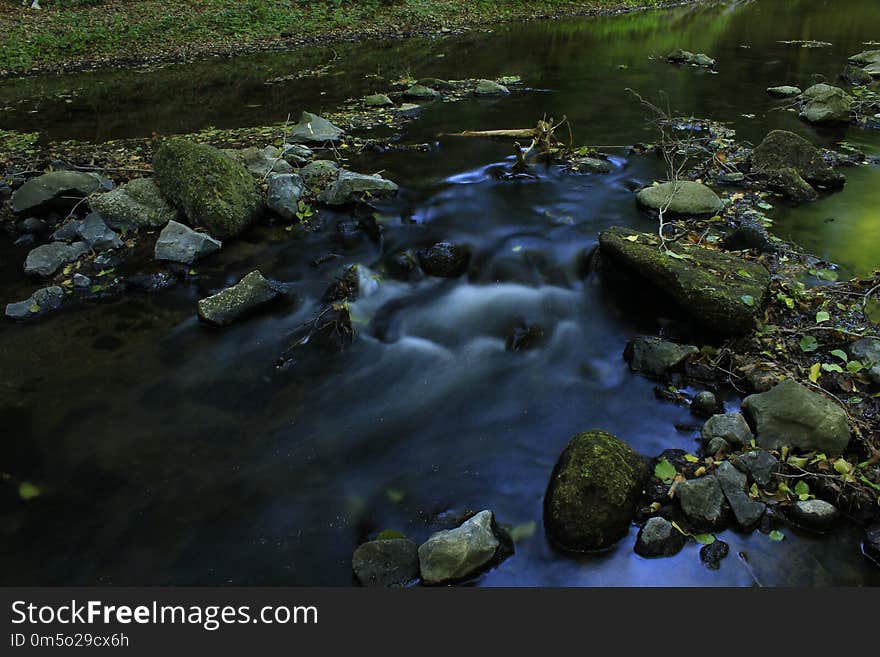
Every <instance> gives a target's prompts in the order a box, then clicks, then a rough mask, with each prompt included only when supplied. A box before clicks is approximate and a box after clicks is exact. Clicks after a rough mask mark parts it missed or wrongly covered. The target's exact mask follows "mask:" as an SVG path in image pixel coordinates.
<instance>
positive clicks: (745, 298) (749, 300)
mask: <svg viewBox="0 0 880 657" xmlns="http://www.w3.org/2000/svg"><path fill="white" fill-rule="evenodd" d="M740 299H742V302H743V303H744V304H746V305H747V306H754V305H755V297H753V296H752V295H751V294H744V295H742V296H741V297H740Z"/></svg>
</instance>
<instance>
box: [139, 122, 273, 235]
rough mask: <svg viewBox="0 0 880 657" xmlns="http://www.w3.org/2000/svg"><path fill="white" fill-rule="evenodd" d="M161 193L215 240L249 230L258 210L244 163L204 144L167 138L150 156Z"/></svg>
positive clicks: (257, 196) (256, 194) (258, 202)
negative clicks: (214, 237)
mask: <svg viewBox="0 0 880 657" xmlns="http://www.w3.org/2000/svg"><path fill="white" fill-rule="evenodd" d="M153 170H154V171H155V179H156V183H157V184H158V185H159V189H160V190H162V195H163V196H164V197H165V198H166V199H167V200H168V201H169V202H170V203H171V205H173V206H174V207H175V208H177V209H178V210H179V211H180V212H182V213H183V215H184V216H185V217H186V218H187V219H188V220H189V222H190V224H191V225H193V226H199V227H203V228H205V229H206V230H207V231H208V232H209V233H211V234H212V235H215V236H217V237H221V238H222V237H232V236H235V235H238V234H239V233H240V232H241V231H243V230H244V229H245V228H247V227H248V226H249V225H250V224H251V223H252V222H253V221H254V219H256V218H257V216H258V215H259V214H260V212H261V210H262V205H263V201H262V194H261V193H260V189H259V187H258V186H257V182H256V181H255V180H254V178H253V176H252V175H251V174H250V173H249V172H248V170H247V169H246V168H245V167H244V165H242V164H240V163H239V162H236V161H235V160H233V159H232V158H230V157H229V156H227V155H225V154H224V153H223V152H222V151H220V150H218V149H216V148H214V147H213V146H209V145H207V144H197V143H194V142H191V141H188V140H186V139H180V138H174V139H166V140H165V141H164V142H162V145H161V146H159V148H158V149H157V150H156V154H155V156H154V157H153Z"/></svg>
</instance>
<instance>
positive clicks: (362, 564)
mask: <svg viewBox="0 0 880 657" xmlns="http://www.w3.org/2000/svg"><path fill="white" fill-rule="evenodd" d="M351 566H352V570H353V571H354V576H355V577H356V578H357V580H358V582H359V583H360V585H361V586H368V587H400V586H406V585H407V584H409V583H410V582H414V581H415V580H417V579H418V578H419V547H418V546H417V545H416V544H415V543H413V542H412V541H410V540H408V539H405V538H391V539H380V540H377V541H369V542H367V543H363V544H362V545H359V546H358V547H357V549H356V550H355V551H354V556H353V557H352V559H351Z"/></svg>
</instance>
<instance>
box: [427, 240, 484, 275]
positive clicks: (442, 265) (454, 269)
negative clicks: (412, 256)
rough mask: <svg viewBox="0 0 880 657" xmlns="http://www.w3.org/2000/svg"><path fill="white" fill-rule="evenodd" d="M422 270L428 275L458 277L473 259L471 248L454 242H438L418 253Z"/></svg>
mask: <svg viewBox="0 0 880 657" xmlns="http://www.w3.org/2000/svg"><path fill="white" fill-rule="evenodd" d="M416 256H417V258H418V261H419V264H420V265H421V267H422V270H423V271H424V272H425V273H426V274H428V276H438V277H440V278H457V277H459V276H461V275H462V274H464V273H465V272H466V271H467V269H468V265H469V264H470V261H471V253H470V249H468V248H467V247H465V246H461V245H459V244H453V243H452V242H437V243H436V244H432V245H431V246H428V247H426V248H424V249H419V251H418V253H417V254H416Z"/></svg>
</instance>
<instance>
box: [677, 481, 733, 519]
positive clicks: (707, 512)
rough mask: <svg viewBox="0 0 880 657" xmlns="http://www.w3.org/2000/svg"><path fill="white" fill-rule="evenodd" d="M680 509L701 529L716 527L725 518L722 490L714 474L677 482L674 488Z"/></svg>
mask: <svg viewBox="0 0 880 657" xmlns="http://www.w3.org/2000/svg"><path fill="white" fill-rule="evenodd" d="M675 494H676V497H678V501H679V503H680V504H681V509H682V511H684V513H685V515H686V516H687V517H688V520H690V521H691V522H692V523H694V524H695V525H696V526H697V527H700V528H703V529H717V528H719V527H721V526H723V525H724V522H725V520H726V519H727V514H726V509H725V503H724V492H723V491H722V490H721V483H720V482H719V481H718V479H717V477H715V476H714V475H708V476H705V477H700V478H699V479H689V480H687V481H682V482H679V484H678V486H677V487H676V489H675Z"/></svg>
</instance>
